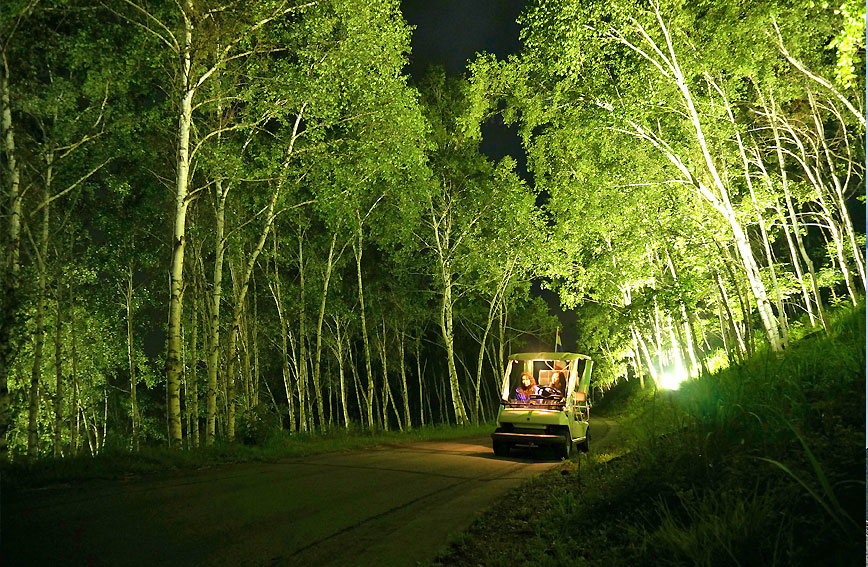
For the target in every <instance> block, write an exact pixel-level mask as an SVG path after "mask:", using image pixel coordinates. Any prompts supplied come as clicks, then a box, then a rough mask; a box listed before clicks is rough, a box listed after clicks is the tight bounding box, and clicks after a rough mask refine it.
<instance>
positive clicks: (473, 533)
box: [435, 305, 865, 567]
mask: <svg viewBox="0 0 868 567" xmlns="http://www.w3.org/2000/svg"><path fill="white" fill-rule="evenodd" d="M864 373H865V308H864V305H862V306H860V307H859V308H858V309H855V310H846V311H842V312H839V313H837V314H836V315H835V317H834V320H833V323H832V334H831V336H829V337H825V336H819V335H817V334H812V335H809V336H807V337H805V338H804V339H802V340H800V341H798V342H793V343H792V344H791V345H790V348H789V349H788V350H787V351H786V352H785V353H784V354H783V355H781V356H776V355H774V354H773V353H761V354H758V355H757V356H755V357H754V358H753V359H751V360H750V361H747V362H745V363H743V364H741V365H738V366H733V367H731V368H728V369H725V370H721V371H719V372H717V373H716V374H713V375H710V376H706V377H703V378H699V379H696V380H692V381H689V382H687V383H683V384H682V386H681V388H680V389H679V390H677V391H674V392H668V391H659V392H655V391H653V390H648V389H646V390H641V391H640V390H638V389H635V388H634V387H633V386H630V389H631V391H630V393H629V396H628V398H629V399H628V400H623V399H616V401H615V403H613V407H612V411H614V410H615V409H617V411H618V412H619V414H620V417H619V421H621V423H622V426H623V430H624V432H625V433H626V434H627V437H628V438H629V442H628V447H626V450H625V451H624V453H623V454H622V455H621V456H617V457H615V458H610V455H602V454H595V453H594V452H593V442H592V452H591V453H590V454H588V455H581V456H579V457H577V458H576V459H575V460H574V461H572V462H565V463H563V464H562V465H561V467H559V468H558V469H556V470H553V471H549V472H547V473H545V474H544V475H542V476H541V477H539V478H537V479H535V480H532V481H530V482H529V483H527V484H526V485H525V486H523V487H522V488H521V489H519V490H517V491H516V492H515V493H513V494H512V495H511V496H510V497H508V498H505V499H503V500H501V501H500V502H499V503H498V504H497V505H496V506H495V507H494V508H493V509H492V510H489V511H488V512H487V513H486V514H484V515H483V516H481V517H480V518H479V519H478V520H477V521H476V523H475V524H474V526H473V527H472V528H471V529H470V531H469V532H468V533H466V534H464V535H463V536H462V537H461V539H460V540H458V541H456V542H454V543H453V544H452V545H451V546H450V547H449V548H448V549H446V550H445V551H444V552H443V553H442V554H441V556H440V557H439V558H438V560H437V561H436V562H435V564H436V565H483V566H499V565H516V566H518V565H534V566H537V565H539V566H548V565H551V566H554V565H557V566H559V567H563V566H565V565H589V566H591V565H593V566H601V567H602V566H606V567H609V566H612V567H617V566H622V565H623V566H628V565H629V566H632V565H648V566H657V565H660V566H694V565H696V566H708V567H712V566H718V565H721V566H722V565H741V566H747V565H762V566H773V565H787V566H789V565H796V566H798V565H811V566H813V565H817V564H822V565H849V564H860V563H858V562H859V561H861V555H862V551H863V548H862V538H861V535H860V532H861V527H860V526H859V524H860V522H858V521H857V519H858V518H859V514H861V506H862V503H863V498H864V497H865V496H864V495H865V483H864V482H863V481H862V480H861V479H862V475H863V472H864V471H865V461H864V460H863V453H862V443H863V441H864V438H865V437H864V427H863V421H862V420H863V417H864V415H865V414H864V409H863V408H864V407H865V406H864V402H865V378H864ZM612 415H614V414H612ZM592 428H593V416H592Z"/></svg>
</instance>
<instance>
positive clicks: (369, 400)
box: [353, 210, 374, 429]
mask: <svg viewBox="0 0 868 567" xmlns="http://www.w3.org/2000/svg"><path fill="white" fill-rule="evenodd" d="M356 218H357V219H358V232H357V236H356V238H357V241H356V242H353V252H354V253H355V256H356V275H357V277H358V288H359V310H360V312H359V316H360V320H361V324H362V344H363V345H364V348H365V372H367V373H368V374H367V375H368V395H367V396H366V397H365V402H366V404H367V415H368V428H369V429H373V428H374V406H373V403H374V374H373V372H371V347H370V343H369V341H368V325H367V322H366V321H365V294H364V291H363V288H362V219H361V216H360V215H359V211H358V210H356Z"/></svg>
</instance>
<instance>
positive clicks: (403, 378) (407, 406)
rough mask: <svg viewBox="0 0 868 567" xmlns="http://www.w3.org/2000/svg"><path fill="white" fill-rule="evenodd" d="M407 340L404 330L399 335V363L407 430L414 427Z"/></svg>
mask: <svg viewBox="0 0 868 567" xmlns="http://www.w3.org/2000/svg"><path fill="white" fill-rule="evenodd" d="M405 339H406V333H405V332H404V329H403V328H402V329H401V330H400V332H399V334H398V359H399V360H398V362H399V364H400V367H401V396H402V398H403V402H404V423H406V424H407V429H411V428H412V427H413V422H412V420H411V419H410V395H409V393H408V392H407V368H406V366H405V356H404V341H405Z"/></svg>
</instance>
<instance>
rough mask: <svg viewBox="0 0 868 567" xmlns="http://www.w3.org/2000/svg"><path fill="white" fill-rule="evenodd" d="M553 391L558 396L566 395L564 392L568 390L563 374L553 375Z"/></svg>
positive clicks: (555, 373) (556, 373)
mask: <svg viewBox="0 0 868 567" xmlns="http://www.w3.org/2000/svg"><path fill="white" fill-rule="evenodd" d="M552 389H554V390H555V391H556V392H557V394H558V395H560V396H563V395H564V391H566V389H567V383H566V381H565V380H564V375H563V374H562V373H560V372H554V373H552Z"/></svg>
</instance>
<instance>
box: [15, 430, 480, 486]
mask: <svg viewBox="0 0 868 567" xmlns="http://www.w3.org/2000/svg"><path fill="white" fill-rule="evenodd" d="M493 428H494V426H493V424H491V423H481V424H477V425H467V426H463V427H462V426H455V425H433V426H425V427H417V428H412V429H409V430H407V431H403V432H401V431H382V430H380V431H374V432H371V431H366V430H362V429H350V430H346V429H339V430H333V431H331V432H329V433H293V434H290V433H289V432H287V431H279V430H278V431H273V432H271V433H270V434H269V435H268V436H267V437H266V438H265V439H264V440H263V442H262V443H260V444H252V445H251V444H242V443H225V442H221V441H219V440H218V441H216V442H215V443H214V445H212V446H211V447H200V448H193V449H185V450H172V449H168V448H165V447H142V448H141V449H140V450H139V451H135V452H130V451H127V450H124V449H114V450H107V451H106V452H104V453H101V454H98V455H96V456H93V457H91V456H90V455H81V456H77V457H73V458H63V459H55V458H44V459H39V460H37V461H33V462H26V461H17V462H13V463H9V462H6V463H0V482H2V485H3V486H4V487H7V488H34V487H39V486H45V485H49V484H58V483H73V482H80V481H85V480H91V479H120V478H129V477H130V476H138V475H143V474H150V473H161V472H166V471H172V470H178V471H183V470H189V469H197V468H203V467H212V466H219V465H223V464H228V463H241V462H269V461H276V460H279V459H285V458H292V457H303V456H306V455H314V454H319V453H327V452H332V451H345V450H351V449H360V448H364V447H372V446H375V445H382V444H387V443H407V442H414V441H431V440H440V439H454V438H457V437H466V436H470V435H477V434H482V433H485V434H488V433H491V430H492V429H493Z"/></svg>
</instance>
